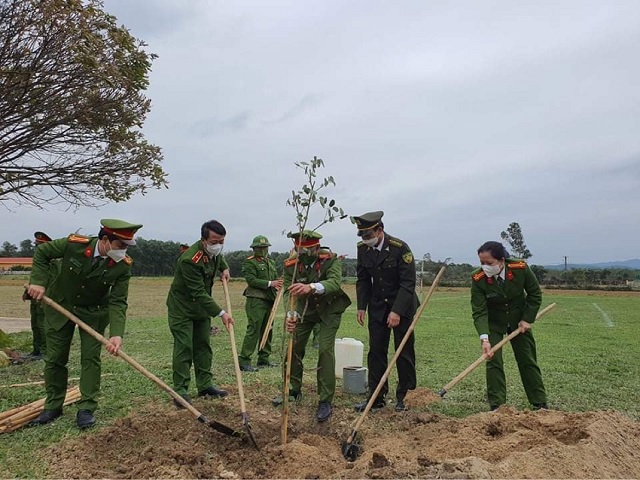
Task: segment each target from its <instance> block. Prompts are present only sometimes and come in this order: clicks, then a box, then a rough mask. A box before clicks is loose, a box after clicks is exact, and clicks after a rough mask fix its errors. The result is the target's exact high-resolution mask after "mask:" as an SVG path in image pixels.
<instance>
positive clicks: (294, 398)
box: [271, 390, 302, 407]
mask: <svg viewBox="0 0 640 480" xmlns="http://www.w3.org/2000/svg"><path fill="white" fill-rule="evenodd" d="M300 400H302V393H301V392H296V391H295V390H289V401H290V402H299V401H300ZM283 403H284V402H283V401H282V395H278V396H277V397H275V398H274V399H273V400H271V405H273V406H274V407H279V406H280V405H282V404H283Z"/></svg>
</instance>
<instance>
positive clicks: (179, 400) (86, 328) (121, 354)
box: [25, 285, 244, 438]
mask: <svg viewBox="0 0 640 480" xmlns="http://www.w3.org/2000/svg"><path fill="white" fill-rule="evenodd" d="M25 288H27V285H25ZM42 302H43V303H45V304H47V305H49V306H50V307H51V308H53V309H54V310H57V311H58V312H60V313H61V314H63V315H64V316H65V317H67V318H68V319H69V320H71V321H72V322H73V323H75V324H76V325H78V327H79V328H81V329H82V330H84V331H85V332H87V333H88V334H89V335H91V336H92V337H93V338H95V339H96V340H97V341H99V342H100V343H102V344H103V345H105V346H106V345H107V344H109V340H107V339H106V338H105V337H103V336H102V335H100V334H99V333H98V332H96V331H95V330H94V329H93V328H91V327H90V326H89V325H87V324H86V323H84V322H83V321H82V320H80V319H79V318H78V317H76V316H75V315H74V314H73V313H71V312H70V311H69V310H67V309H66V308H64V307H63V306H61V305H58V304H57V303H56V302H55V301H53V300H51V299H50V298H49V297H47V296H43V297H42ZM116 355H117V356H118V357H120V358H122V359H123V360H124V361H125V362H127V363H128V364H129V365H131V366H132V367H133V368H135V369H136V370H137V371H138V372H140V373H141V374H142V375H144V376H145V377H147V378H148V379H149V380H151V381H152V382H153V383H155V384H156V385H157V386H159V387H160V388H161V389H162V390H164V391H165V392H167V393H168V394H169V395H171V397H172V398H173V399H174V400H175V401H176V402H177V403H179V404H180V405H181V406H182V407H184V408H186V409H187V410H189V412H191V413H192V414H193V415H194V416H195V417H196V418H197V419H198V421H200V422H202V423H204V424H206V425H209V427H211V428H213V429H214V430H216V431H218V432H220V433H224V434H225V435H229V436H230V437H240V438H244V434H243V433H242V432H238V431H236V430H234V429H233V428H231V427H228V426H226V425H224V424H223V423H220V422H218V421H216V420H212V419H209V418H207V417H205V416H204V415H203V414H202V413H200V412H199V411H198V410H196V408H195V407H194V406H193V405H191V404H190V403H189V402H187V401H186V400H185V399H184V398H182V397H181V396H180V395H178V394H177V393H176V392H175V391H174V390H173V389H172V388H171V387H170V386H169V385H167V384H166V383H164V382H163V381H162V380H160V379H159V378H158V377H156V376H155V375H154V374H153V373H151V372H150V371H148V370H147V369H146V368H144V367H143V366H142V365H140V364H139V363H138V362H136V361H135V360H134V359H133V358H131V357H130V356H129V355H127V354H126V353H124V352H123V351H122V350H118V353H117V354H116Z"/></svg>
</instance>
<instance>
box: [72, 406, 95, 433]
mask: <svg viewBox="0 0 640 480" xmlns="http://www.w3.org/2000/svg"><path fill="white" fill-rule="evenodd" d="M76 424H77V425H78V428H79V429H81V430H84V429H85V428H91V427H93V426H94V425H95V424H96V417H94V416H93V412H92V411H91V410H78V414H77V415H76Z"/></svg>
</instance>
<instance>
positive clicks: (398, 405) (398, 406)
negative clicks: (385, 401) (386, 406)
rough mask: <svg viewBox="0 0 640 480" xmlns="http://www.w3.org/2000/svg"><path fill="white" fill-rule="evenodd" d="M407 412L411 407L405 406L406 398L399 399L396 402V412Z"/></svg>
mask: <svg viewBox="0 0 640 480" xmlns="http://www.w3.org/2000/svg"><path fill="white" fill-rule="evenodd" d="M407 410H409V407H407V406H406V405H405V404H404V398H398V400H397V401H396V412H406V411H407Z"/></svg>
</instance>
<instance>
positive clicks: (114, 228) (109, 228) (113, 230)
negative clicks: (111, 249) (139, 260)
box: [100, 218, 142, 245]
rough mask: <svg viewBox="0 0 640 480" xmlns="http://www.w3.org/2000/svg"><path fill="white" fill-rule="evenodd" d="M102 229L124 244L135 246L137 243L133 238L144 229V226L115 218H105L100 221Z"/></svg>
mask: <svg viewBox="0 0 640 480" xmlns="http://www.w3.org/2000/svg"><path fill="white" fill-rule="evenodd" d="M100 225H102V229H103V230H104V231H105V232H107V233H108V234H110V235H113V236H114V237H116V238H117V239H118V240H120V241H121V242H122V243H125V244H127V245H135V244H136V241H135V240H134V239H133V236H134V235H135V234H136V232H137V231H138V230H139V229H141V228H142V225H135V224H133V223H129V222H125V221H124V220H116V219H114V218H103V219H102V220H100Z"/></svg>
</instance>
